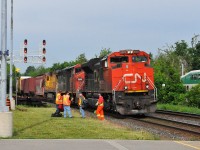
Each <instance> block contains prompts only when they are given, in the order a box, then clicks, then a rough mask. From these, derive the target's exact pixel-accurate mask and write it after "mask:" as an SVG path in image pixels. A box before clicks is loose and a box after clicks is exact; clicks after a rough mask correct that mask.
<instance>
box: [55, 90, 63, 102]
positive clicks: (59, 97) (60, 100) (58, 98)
mask: <svg viewBox="0 0 200 150" xmlns="http://www.w3.org/2000/svg"><path fill="white" fill-rule="evenodd" d="M62 103H63V100H62V96H61V94H60V93H58V94H57V95H56V104H62Z"/></svg>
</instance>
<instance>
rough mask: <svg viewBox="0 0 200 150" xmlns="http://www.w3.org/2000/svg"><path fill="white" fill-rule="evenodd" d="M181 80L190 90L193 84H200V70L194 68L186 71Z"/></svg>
mask: <svg viewBox="0 0 200 150" xmlns="http://www.w3.org/2000/svg"><path fill="white" fill-rule="evenodd" d="M181 81H182V82H183V84H184V86H185V87H186V90H187V91H188V90H190V89H191V88H192V87H193V86H195V85H197V84H200V70H193V71H190V72H188V73H186V74H185V75H183V76H181Z"/></svg>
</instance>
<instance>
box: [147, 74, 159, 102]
mask: <svg viewBox="0 0 200 150" xmlns="http://www.w3.org/2000/svg"><path fill="white" fill-rule="evenodd" d="M147 80H148V81H149V83H150V85H151V86H152V87H153V88H154V100H156V98H157V88H156V86H155V84H153V82H152V81H151V79H150V78H149V77H148V76H147Z"/></svg>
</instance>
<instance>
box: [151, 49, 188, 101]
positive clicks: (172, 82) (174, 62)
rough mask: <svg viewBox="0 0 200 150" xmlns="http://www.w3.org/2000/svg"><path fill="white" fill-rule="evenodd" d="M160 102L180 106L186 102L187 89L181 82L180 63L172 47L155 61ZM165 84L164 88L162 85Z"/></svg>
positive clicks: (155, 75)
mask: <svg viewBox="0 0 200 150" xmlns="http://www.w3.org/2000/svg"><path fill="white" fill-rule="evenodd" d="M153 62H154V64H153V66H154V70H155V74H154V77H155V84H156V87H157V88H158V100H159V101H160V102H161V103H173V104H180V103H182V101H183V100H184V93H185V88H184V87H183V84H182V83H181V81H180V72H181V68H180V67H179V66H180V61H179V59H178V57H177V55H176V53H175V52H174V48H173V47H172V46H170V47H168V48H167V49H164V50H161V49H160V52H159V55H158V56H157V57H156V58H155V60H154V61H153ZM163 84H165V86H164V87H162V85H163Z"/></svg>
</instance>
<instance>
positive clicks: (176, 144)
mask: <svg viewBox="0 0 200 150" xmlns="http://www.w3.org/2000/svg"><path fill="white" fill-rule="evenodd" d="M0 149H1V150H16V149H17V150H27V149H28V150H61V149H65V150H79V149H80V150H146V149H148V150H200V141H151V140H149V141H145V140H92V139H90V140H85V139H79V140H76V139H69V140H0Z"/></svg>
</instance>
